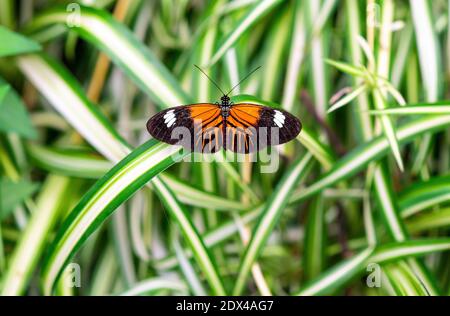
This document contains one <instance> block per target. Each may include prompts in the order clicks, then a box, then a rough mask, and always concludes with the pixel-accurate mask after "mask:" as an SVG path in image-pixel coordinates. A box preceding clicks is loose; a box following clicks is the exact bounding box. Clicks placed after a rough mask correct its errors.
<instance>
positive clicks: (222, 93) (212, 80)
mask: <svg viewBox="0 0 450 316" xmlns="http://www.w3.org/2000/svg"><path fill="white" fill-rule="evenodd" d="M194 66H195V67H196V68H197V69H198V70H200V71H201V72H202V73H203V74H204V75H205V76H206V77H207V78H208V79H209V81H211V82H212V83H213V84H214V85H215V86H216V87H217V89H219V90H220V92H222V94H223V95H225V92H223V90H222V89H220V87H219V85H218V84H217V83H216V82H215V81H214V80H212V79H211V77H209V76H208V75H207V74H206V73H205V72H204V71H203V70H202V69H201V68H200V67H199V66H197V65H194Z"/></svg>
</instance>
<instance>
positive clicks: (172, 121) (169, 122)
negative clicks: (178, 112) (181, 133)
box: [167, 116, 176, 127]
mask: <svg viewBox="0 0 450 316" xmlns="http://www.w3.org/2000/svg"><path fill="white" fill-rule="evenodd" d="M175 121H176V118H175V116H174V117H173V118H172V119H171V120H170V121H168V122H167V127H171V126H172V125H173V124H175Z"/></svg>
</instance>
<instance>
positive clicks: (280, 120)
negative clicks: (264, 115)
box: [273, 110, 286, 127]
mask: <svg viewBox="0 0 450 316" xmlns="http://www.w3.org/2000/svg"><path fill="white" fill-rule="evenodd" d="M285 119H286V117H285V116H284V114H283V113H281V112H280V111H278V110H275V115H274V116H273V122H274V123H275V124H276V125H277V126H278V127H283V125H284V120H285Z"/></svg>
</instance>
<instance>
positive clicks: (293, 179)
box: [233, 154, 312, 295]
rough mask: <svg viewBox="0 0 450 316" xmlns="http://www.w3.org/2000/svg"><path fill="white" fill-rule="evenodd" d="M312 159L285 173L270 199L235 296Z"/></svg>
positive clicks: (300, 160)
mask: <svg viewBox="0 0 450 316" xmlns="http://www.w3.org/2000/svg"><path fill="white" fill-rule="evenodd" d="M311 157H312V156H311V155H310V154H309V155H306V156H305V157H299V158H298V159H297V160H296V161H295V162H294V163H293V164H292V166H291V167H290V168H289V169H288V170H287V171H285V174H284V176H283V178H282V179H281V180H280V182H279V183H278V185H277V187H276V188H275V190H274V191H273V193H272V194H271V196H270V197H269V200H268V202H267V203H266V205H265V206H264V210H263V213H262V215H261V218H260V220H259V222H258V223H257V224H256V226H255V229H254V231H253V234H252V238H251V240H250V242H249V244H248V246H247V248H246V250H245V252H244V257H243V258H242V260H241V264H240V267H239V274H238V276H237V278H236V284H235V286H234V290H233V295H240V294H241V292H242V290H243V288H244V286H245V282H246V280H247V277H248V274H249V272H250V270H251V267H252V265H253V263H254V262H255V260H256V259H257V258H258V255H259V254H260V253H261V251H262V248H263V247H264V245H265V243H266V241H267V238H268V237H269V235H270V233H271V232H272V230H273V229H274V227H275V225H276V224H277V222H278V220H279V218H280V216H281V214H282V211H283V210H284V208H285V206H286V205H287V203H288V200H289V196H290V194H291V193H292V191H293V190H294V188H295V185H296V184H297V182H298V181H299V180H300V177H301V176H302V175H303V173H304V172H305V170H306V169H307V168H308V165H309V164H310V163H311Z"/></svg>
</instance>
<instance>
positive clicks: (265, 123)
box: [224, 103, 302, 154]
mask: <svg viewBox="0 0 450 316" xmlns="http://www.w3.org/2000/svg"><path fill="white" fill-rule="evenodd" d="M301 128H302V125H301V123H300V121H299V120H298V119H297V118H296V117H295V116H293V115H292V114H290V113H289V112H286V111H284V110H281V109H273V108H270V107H266V106H261V105H256V104H250V103H239V104H235V105H233V106H232V107H231V109H230V115H229V116H228V117H227V126H226V138H225V140H226V142H225V146H224V147H225V148H226V149H228V150H231V151H234V152H237V153H245V154H247V153H251V152H255V151H259V150H261V149H264V148H265V147H267V146H271V145H279V144H283V143H286V142H288V141H290V140H292V139H294V138H295V137H297V135H298V134H299V133H300V130H301Z"/></svg>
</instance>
